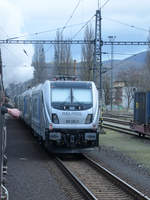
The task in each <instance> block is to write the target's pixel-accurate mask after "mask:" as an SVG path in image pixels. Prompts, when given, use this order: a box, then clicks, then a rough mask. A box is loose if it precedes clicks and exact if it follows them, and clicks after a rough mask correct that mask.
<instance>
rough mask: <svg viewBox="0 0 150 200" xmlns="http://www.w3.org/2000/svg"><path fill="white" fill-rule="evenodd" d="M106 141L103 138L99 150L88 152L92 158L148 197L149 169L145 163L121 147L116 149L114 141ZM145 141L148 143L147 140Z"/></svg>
mask: <svg viewBox="0 0 150 200" xmlns="http://www.w3.org/2000/svg"><path fill="white" fill-rule="evenodd" d="M103 137H107V136H102V137H101V136H100V140H103ZM124 137H125V136H124ZM128 137H130V136H128ZM131 137H132V136H131ZM134 140H135V141H136V140H137V141H138V142H139V138H138V139H136V138H134ZM108 141H109V143H107V142H106V139H105V142H101V149H100V151H99V152H98V151H96V152H90V153H89V155H90V156H91V157H92V158H93V159H94V160H98V161H99V163H100V164H101V165H103V166H104V167H106V168H108V169H109V170H110V171H112V172H113V173H114V174H116V175H118V176H119V177H121V178H122V179H123V180H125V181H126V182H128V183H129V184H131V185H132V186H133V187H135V188H136V189H138V190H139V191H141V192H143V193H144V194H145V195H147V196H149V197H150V190H149V188H150V169H148V168H146V167H145V164H143V163H142V162H140V160H139V158H138V161H137V159H134V158H132V157H131V156H129V155H128V154H127V153H126V152H125V151H124V149H123V150H121V148H119V150H118V149H117V148H116V146H117V145H118V144H117V143H116V146H115V143H113V142H112V144H110V140H108ZM117 142H118V141H117ZM124 142H125V141H124ZM146 143H149V141H148V142H146ZM126 145H127V144H126ZM136 155H137V154H136Z"/></svg>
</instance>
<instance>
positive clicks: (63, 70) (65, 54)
mask: <svg viewBox="0 0 150 200" xmlns="http://www.w3.org/2000/svg"><path fill="white" fill-rule="evenodd" d="M56 40H58V41H62V40H63V35H62V33H61V32H60V31H57V32H56ZM54 63H55V73H56V74H59V75H64V74H66V75H69V74H71V68H72V56H71V45H70V44H62V43H60V44H55V45H54Z"/></svg>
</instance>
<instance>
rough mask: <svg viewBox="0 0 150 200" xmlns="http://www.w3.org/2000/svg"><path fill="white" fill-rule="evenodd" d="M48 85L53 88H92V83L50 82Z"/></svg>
mask: <svg viewBox="0 0 150 200" xmlns="http://www.w3.org/2000/svg"><path fill="white" fill-rule="evenodd" d="M50 83H51V85H52V86H54V87H68V86H69V87H79V88H82V87H84V88H90V87H91V86H92V82H89V81H51V82H50Z"/></svg>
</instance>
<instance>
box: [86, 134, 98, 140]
mask: <svg viewBox="0 0 150 200" xmlns="http://www.w3.org/2000/svg"><path fill="white" fill-rule="evenodd" d="M85 140H96V133H85Z"/></svg>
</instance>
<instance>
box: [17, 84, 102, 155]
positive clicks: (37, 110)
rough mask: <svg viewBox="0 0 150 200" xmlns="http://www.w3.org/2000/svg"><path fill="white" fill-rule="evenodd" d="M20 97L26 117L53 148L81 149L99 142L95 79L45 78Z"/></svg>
mask: <svg viewBox="0 0 150 200" xmlns="http://www.w3.org/2000/svg"><path fill="white" fill-rule="evenodd" d="M21 99H23V103H21V105H23V107H22V111H23V119H24V120H25V121H26V123H27V124H28V125H30V126H31V127H32V129H33V130H34V132H35V134H36V135H37V136H38V137H39V138H40V139H41V140H43V141H44V143H45V146H46V148H48V149H49V150H50V151H51V152H61V153H65V152H81V151H83V150H89V149H93V148H94V147H96V146H98V145H99V133H98V123H99V104H98V92H97V89H96V87H95V84H94V83H93V82H86V81H46V82H45V83H44V84H40V85H39V86H37V87H35V88H33V89H30V91H26V92H25V93H24V94H23V95H22V98H21Z"/></svg>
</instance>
